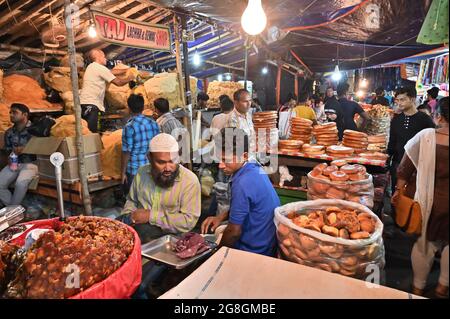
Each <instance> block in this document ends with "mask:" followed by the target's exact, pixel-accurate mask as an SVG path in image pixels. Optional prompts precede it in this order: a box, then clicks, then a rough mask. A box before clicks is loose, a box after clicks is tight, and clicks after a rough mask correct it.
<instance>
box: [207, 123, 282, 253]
mask: <svg viewBox="0 0 450 319" xmlns="http://www.w3.org/2000/svg"><path fill="white" fill-rule="evenodd" d="M225 136H227V138H226V137H225ZM220 137H221V138H217V136H216V138H215V141H216V147H217V148H216V150H220V149H221V150H222V161H221V163H220V166H219V167H220V168H222V169H223V170H224V171H225V174H227V175H231V176H232V177H231V205H230V212H229V214H228V213H223V214H220V215H218V216H215V217H208V218H207V219H206V220H205V221H204V222H203V223H202V227H201V228H202V233H207V232H208V230H209V228H210V227H211V230H212V231H214V230H215V229H216V228H217V226H219V224H220V223H221V222H222V221H224V220H226V219H227V217H228V215H229V218H228V225H227V227H226V229H225V230H224V233H223V237H222V240H221V242H220V245H223V246H228V247H233V248H236V249H240V250H244V251H249V252H253V253H257V254H262V255H266V256H275V252H276V243H277V239H276V234H275V232H276V228H275V224H274V222H273V218H274V210H275V208H276V207H278V206H280V200H279V198H278V195H277V193H276V192H275V189H274V188H273V186H272V183H271V182H270V180H269V178H268V176H267V175H266V173H265V172H264V170H263V169H262V167H261V166H260V165H259V164H258V163H256V162H253V161H249V160H248V158H249V155H248V150H249V138H248V135H246V134H245V132H244V131H243V130H241V129H237V128H224V129H222V131H221V133H220ZM231 137H232V138H231ZM230 140H232V141H230ZM238 152H240V153H238Z"/></svg>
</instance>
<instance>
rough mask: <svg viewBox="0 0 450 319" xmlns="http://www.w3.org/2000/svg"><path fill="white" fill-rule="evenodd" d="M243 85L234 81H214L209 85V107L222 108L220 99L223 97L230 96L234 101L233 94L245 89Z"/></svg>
mask: <svg viewBox="0 0 450 319" xmlns="http://www.w3.org/2000/svg"><path fill="white" fill-rule="evenodd" d="M243 88H244V87H243V86H242V84H240V83H238V82H232V81H212V82H211V83H209V84H208V91H207V94H208V96H209V100H208V102H207V106H208V107H216V108H219V107H220V103H219V97H220V96H221V95H228V97H229V98H230V99H231V100H233V94H234V92H236V91H237V90H239V89H243Z"/></svg>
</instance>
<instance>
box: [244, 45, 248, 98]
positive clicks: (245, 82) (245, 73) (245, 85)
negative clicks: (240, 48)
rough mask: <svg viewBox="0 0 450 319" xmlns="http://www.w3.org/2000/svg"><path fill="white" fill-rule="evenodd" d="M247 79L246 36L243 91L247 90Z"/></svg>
mask: <svg viewBox="0 0 450 319" xmlns="http://www.w3.org/2000/svg"><path fill="white" fill-rule="evenodd" d="M247 77H248V36H247V38H246V39H245V51H244V89H246V90H247Z"/></svg>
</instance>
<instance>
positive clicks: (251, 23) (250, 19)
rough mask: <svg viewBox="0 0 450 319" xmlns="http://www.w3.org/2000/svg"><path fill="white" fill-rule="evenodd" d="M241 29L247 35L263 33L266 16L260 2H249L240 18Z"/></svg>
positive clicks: (259, 0)
mask: <svg viewBox="0 0 450 319" xmlns="http://www.w3.org/2000/svg"><path fill="white" fill-rule="evenodd" d="M241 24H242V29H244V31H245V32H247V33H248V34H249V35H257V34H260V33H261V32H263V30H264V29H265V28H266V24H267V16H266V14H265V12H264V10H263V8H262V5H261V0H249V1H248V6H247V8H246V9H245V10H244V13H243V14H242V18H241Z"/></svg>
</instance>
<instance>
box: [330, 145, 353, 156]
mask: <svg viewBox="0 0 450 319" xmlns="http://www.w3.org/2000/svg"><path fill="white" fill-rule="evenodd" d="M326 153H327V154H328V155H330V156H332V157H351V156H352V155H353V148H351V147H347V146H341V145H339V146H338V145H332V146H328V147H327V152H326Z"/></svg>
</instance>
